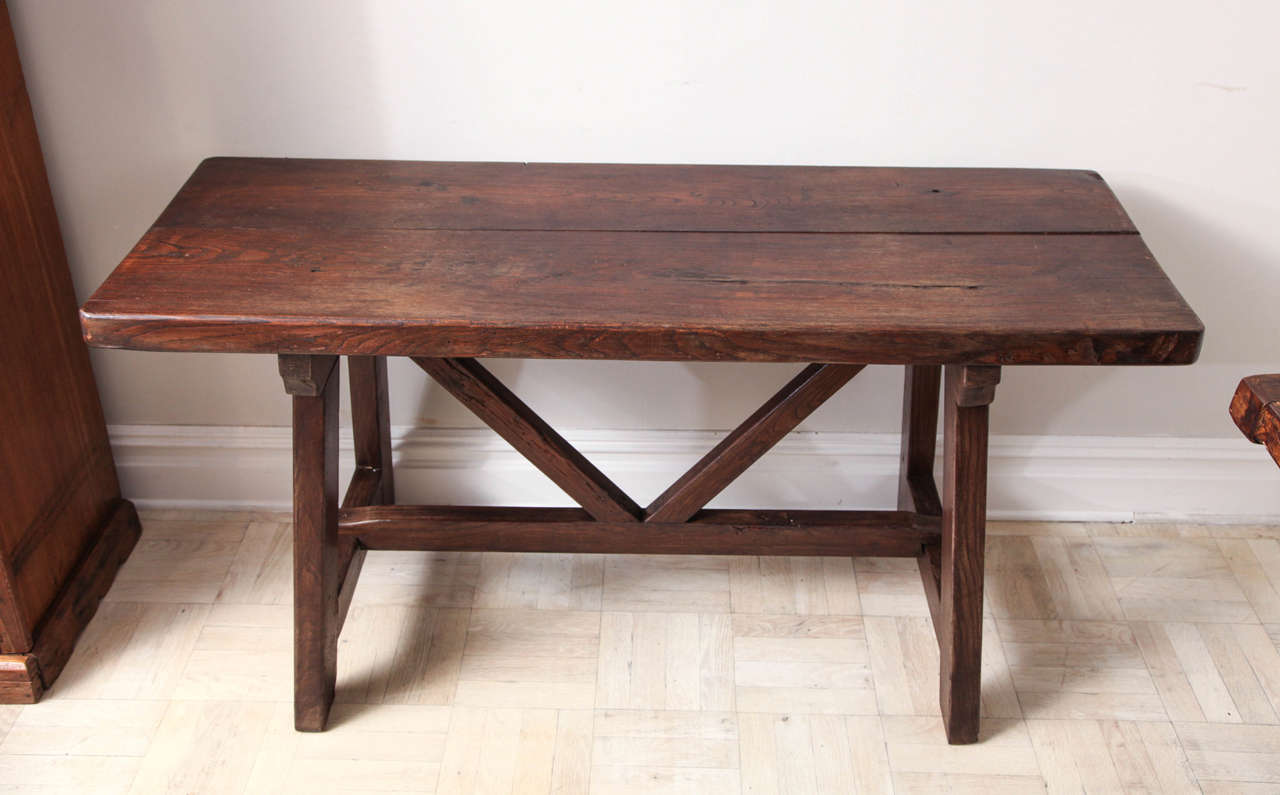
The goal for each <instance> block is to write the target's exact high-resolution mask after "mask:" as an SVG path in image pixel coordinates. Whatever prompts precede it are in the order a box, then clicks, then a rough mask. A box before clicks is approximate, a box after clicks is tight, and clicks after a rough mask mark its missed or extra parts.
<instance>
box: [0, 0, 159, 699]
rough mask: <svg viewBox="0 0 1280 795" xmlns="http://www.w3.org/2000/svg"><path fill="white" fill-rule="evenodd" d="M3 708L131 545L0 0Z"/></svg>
mask: <svg viewBox="0 0 1280 795" xmlns="http://www.w3.org/2000/svg"><path fill="white" fill-rule="evenodd" d="M0 91H2V93H0V102H3V107H4V113H3V115H2V116H0V372H2V373H3V381H0V482H3V483H4V492H3V499H0V703H3V702H8V703H15V702H16V703H29V702H33V701H35V700H37V699H38V698H39V697H40V694H41V693H42V692H43V690H44V688H45V687H48V686H49V685H50V684H51V683H52V682H53V680H54V678H56V677H57V675H58V673H59V672H60V671H61V670H62V667H63V665H64V664H65V662H66V660H67V657H68V656H70V654H71V648H72V646H73V644H74V643H75V639H76V637H77V636H78V635H79V634H80V631H81V630H82V629H83V628H84V625H85V624H87V623H88V621H89V619H90V618H91V617H92V616H93V613H94V611H95V610H96V609H97V605H98V602H99V601H100V600H101V598H102V595H103V594H104V593H105V592H106V589H107V588H108V587H109V586H110V584H111V580H112V579H113V577H114V576H115V572H116V570H117V569H118V568H119V566H120V564H121V563H122V562H123V561H124V559H125V558H126V557H128V554H129V552H130V550H131V549H132V548H133V545H134V543H135V541H136V540H137V537H138V533H139V527H138V518H137V514H136V513H135V512H134V510H133V506H132V505H131V504H130V503H129V502H127V501H125V500H122V499H121V498H120V486H119V483H118V482H117V479H116V471H115V464H114V463H113V461H112V459H111V448H110V446H109V445H108V442H107V429H106V424H105V422H104V420H103V415H102V407H101V405H100V403H99V401H98V393H97V389H96V387H95V384H94V380H93V372H92V370H91V369H90V366H89V354H88V350H87V349H86V347H85V345H84V342H83V341H82V339H81V336H80V325H79V322H78V321H77V318H76V299H75V293H74V291H73V289H72V284H71V275H70V273H69V271H68V269H67V260H66V254H65V252H64V250H63V245H62V238H61V235H60V232H59V229H58V219H57V215H56V214H55V212H54V206H53V198H52V195H51V194H50V191H49V183H48V178H47V176H46V174H45V167H44V158H43V156H42V154H41V151H40V142H39V139H38V138H37V135H36V128H35V122H34V119H33V117H32V113H31V103H30V100H29V98H28V97H27V91H26V85H25V83H24V81H23V77H22V67H21V65H20V63H19V60H18V52H17V48H16V46H15V44H14V37H13V27H12V25H11V23H10V21H9V11H8V8H7V6H5V4H4V3H3V2H2V0H0Z"/></svg>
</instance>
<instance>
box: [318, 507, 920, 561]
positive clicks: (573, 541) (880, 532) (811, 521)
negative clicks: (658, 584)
mask: <svg viewBox="0 0 1280 795" xmlns="http://www.w3.org/2000/svg"><path fill="white" fill-rule="evenodd" d="M340 532H341V533H342V534H343V535H350V536H355V537H357V538H359V539H360V541H361V543H363V544H364V545H365V546H367V547H369V548H370V549H431V550H491V551H503V552H590V553H605V552H612V553H636V554H652V555H659V554H701V555H841V556H851V555H883V556H895V555H900V556H914V555H918V554H920V550H921V547H922V546H923V545H925V544H929V543H936V542H937V540H938V523H937V520H936V519H933V520H931V519H930V518H929V517H918V516H916V515H914V514H911V513H907V512H903V511H746V510H704V511H699V512H698V513H697V514H695V515H694V516H693V518H692V519H691V520H690V521H688V522H674V523H655V522H645V523H643V524H640V523H636V522H603V521H596V520H593V519H592V518H591V516H590V515H589V514H587V513H586V512H585V511H582V510H579V509H577V508H488V507H473V506H411V505H396V506H386V507H369V508H355V509H350V510H343V511H342V519H341V522H340Z"/></svg>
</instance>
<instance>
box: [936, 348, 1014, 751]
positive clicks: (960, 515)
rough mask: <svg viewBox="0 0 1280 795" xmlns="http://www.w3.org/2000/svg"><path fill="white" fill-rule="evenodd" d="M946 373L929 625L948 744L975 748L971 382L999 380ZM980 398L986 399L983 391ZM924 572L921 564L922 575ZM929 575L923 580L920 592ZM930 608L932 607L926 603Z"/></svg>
mask: <svg viewBox="0 0 1280 795" xmlns="http://www.w3.org/2000/svg"><path fill="white" fill-rule="evenodd" d="M966 369H968V368H965V367H962V366H959V365H953V366H949V367H947V368H946V372H945V375H946V395H947V398H946V400H945V401H944V407H945V408H944V411H943V416H944V425H943V450H944V454H943V455H944V457H943V464H942V471H943V487H942V544H941V547H940V556H939V574H938V606H937V609H936V614H937V616H938V618H939V619H940V621H939V622H937V624H936V625H935V631H936V632H937V635H938V645H939V648H940V651H941V662H940V665H939V683H940V688H941V706H942V718H943V725H944V727H945V728H946V731H947V740H948V742H950V743H952V744H963V743H972V742H977V740H978V714H979V709H980V707H981V686H982V591H983V560H984V547H985V544H986V521H987V425H988V414H989V407H988V406H987V405H986V404H977V405H961V404H962V403H971V404H972V403H975V402H976V401H975V399H974V394H973V392H972V391H971V390H970V387H971V386H972V385H973V384H975V383H976V384H982V385H984V386H983V388H984V389H985V385H986V384H987V383H988V382H992V381H993V380H998V377H997V376H996V375H995V374H993V373H990V372H986V371H980V372H978V373H972V372H970V373H966V372H965V370H966ZM984 394H985V393H984ZM926 568H928V569H930V570H931V569H932V561H929V566H928V567H925V566H924V565H923V564H922V566H921V570H922V573H924V572H925V569H926ZM931 580H932V574H930V575H929V576H927V577H926V578H925V582H926V594H928V591H929V590H930V584H931ZM931 609H932V605H931Z"/></svg>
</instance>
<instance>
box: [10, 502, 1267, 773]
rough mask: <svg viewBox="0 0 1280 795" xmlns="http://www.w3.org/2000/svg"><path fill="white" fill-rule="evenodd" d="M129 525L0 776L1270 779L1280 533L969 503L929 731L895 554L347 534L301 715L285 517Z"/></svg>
mask: <svg viewBox="0 0 1280 795" xmlns="http://www.w3.org/2000/svg"><path fill="white" fill-rule="evenodd" d="M144 524H145V527H146V530H145V534H144V536H143V539H142V541H141V542H140V545H139V547H138V550H137V551H136V552H135V553H134V556H133V558H132V559H131V560H130V562H129V563H128V565H127V566H126V567H125V569H124V570H123V571H122V572H121V574H120V577H119V580H118V582H117V583H116V585H115V587H114V588H113V589H112V591H111V593H110V594H109V596H108V598H107V601H106V602H104V603H103V605H102V608H101V610H100V611H99V613H98V615H97V617H96V618H95V619H94V620H93V623H92V624H91V625H90V627H89V629H88V631H87V632H86V634H85V636H84V638H83V639H82V641H81V643H80V645H79V647H78V649H77V651H76V653H75V656H74V657H73V659H72V661H71V664H70V665H69V667H68V668H67V670H66V672H65V673H64V674H63V676H62V679H61V680H60V681H59V682H58V683H57V685H56V686H55V687H54V689H53V691H52V692H51V693H50V694H49V695H48V696H47V697H46V699H45V701H44V702H43V703H41V704H39V705H36V706H33V707H0V782H2V784H0V786H2V787H3V788H4V789H5V790H6V791H7V792H41V793H45V792H63V791H66V792H76V793H84V792H104V793H105V792H162V791H180V792H197V791H199V792H214V793H234V792H271V793H274V792H294V791H297V792H307V793H315V792H328V791H343V792H358V791H364V792H374V791H377V792H382V791H396V792H440V793H471V792H477V793H480V792H484V793H488V792H501V793H526V792H527V793H575V792H588V791H590V792H597V793H629V792H691V793H720V792H735V793H736V792H750V793H785V794H787V795H790V794H791V793H804V792H891V791H896V792H900V793H908V792H930V793H932V792H943V791H962V792H969V791H973V792H1011V793H1026V792H1036V791H1041V790H1044V789H1047V790H1048V791H1050V792H1081V791H1088V792H1159V791H1167V792H1197V791H1201V790H1203V791H1205V792H1255V791H1256V792H1273V791H1277V790H1280V653H1278V652H1277V646H1276V641H1277V640H1280V527H1258V526H1198V525H1196V526H1193V525H1082V524H1045V523H1036V524H1013V523H1005V524H999V523H996V524H993V525H992V526H991V528H990V537H989V540H988V551H987V602H986V604H987V613H988V619H987V622H986V628H985V636H986V644H985V674H984V682H983V688H984V689H983V712H984V715H985V718H984V721H983V729H984V740H983V742H982V743H980V744H979V745H975V746H968V747H951V746H947V745H946V743H945V741H944V739H943V734H942V729H941V725H940V721H939V718H938V707H937V681H936V677H937V672H938V668H937V647H936V645H935V642H934V638H933V630H932V628H931V626H930V624H929V620H928V617H927V613H928V608H927V606H926V605H925V601H924V596H923V594H922V591H921V587H920V582H919V578H918V575H917V573H916V569H915V564H914V563H913V562H912V561H909V560H892V559H877V558H865V559H858V560H849V559H842V558H828V559H818V558H730V557H647V556H632V557H627V556H601V555H524V554H521V555H517V554H502V553H483V554H482V553H436V554H432V553H399V552H383V553H370V555H369V557H368V561H367V563H366V565H365V569H364V573H363V575H362V576H361V580H360V585H359V588H358V589H357V593H356V599H355V603H354V605H353V608H352V612H351V616H350V619H349V620H348V623H347V627H346V629H345V631H344V633H343V636H342V641H341V648H340V652H339V655H340V656H339V660H340V663H339V682H338V687H339V692H338V698H337V700H338V706H336V707H335V710H334V715H333V718H332V728H331V729H330V730H329V731H328V732H326V733H323V734H311V735H304V734H297V733H294V732H293V731H292V725H291V719H292V710H291V703H290V697H291V676H292V667H291V651H290V641H291V629H290V620H291V610H290V606H289V590H290V589H289V582H290V574H289V565H290V561H289V555H290V536H289V530H290V528H289V524H288V521H287V518H286V517H281V516H279V515H275V514H228V513H223V514H218V513H195V512H176V511H175V512H162V513H152V514H150V515H147V516H145V517H144Z"/></svg>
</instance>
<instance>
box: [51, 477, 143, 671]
mask: <svg viewBox="0 0 1280 795" xmlns="http://www.w3.org/2000/svg"><path fill="white" fill-rule="evenodd" d="M141 534H142V525H141V524H140V523H139V521H138V512H137V511H136V510H134V507H133V503H131V502H129V501H128V500H117V501H116V504H115V506H114V508H113V510H112V511H111V513H110V514H108V516H107V519H106V521H105V522H104V523H103V525H102V527H101V528H98V532H97V533H96V534H95V540H94V542H93V544H92V546H91V547H90V548H89V549H88V550H87V551H86V553H85V555H84V556H83V557H82V558H81V559H80V560H79V561H77V563H76V567H75V568H74V569H73V570H72V571H71V574H70V575H69V576H68V577H67V580H66V583H65V585H63V588H62V592H61V593H59V594H58V598H57V599H55V600H54V602H53V604H52V605H50V607H49V610H48V611H47V612H46V613H45V616H44V620H43V621H42V622H41V624H40V626H39V628H38V631H37V634H36V637H35V646H34V648H33V649H32V656H33V657H35V659H36V661H37V663H38V665H39V669H40V676H41V679H42V680H43V682H44V685H45V687H46V688H47V687H52V686H53V683H54V680H56V679H57V678H58V675H59V674H61V673H62V669H63V667H64V666H66V664H67V660H68V659H70V657H71V652H72V650H74V649H75V645H76V640H77V639H78V638H79V637H80V633H82V632H83V631H84V628H85V627H87V626H88V625H89V621H90V620H91V619H92V618H93V616H94V614H95V613H97V612H98V604H99V603H100V602H101V601H102V598H103V597H104V596H106V594H107V591H108V589H110V588H111V584H112V582H114V580H115V578H116V572H117V571H119V570H120V567H121V566H122V565H124V562H125V561H126V560H128V559H129V554H130V553H131V552H133V548H134V546H135V545H136V544H137V543H138V538H139V537H140V536H141Z"/></svg>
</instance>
